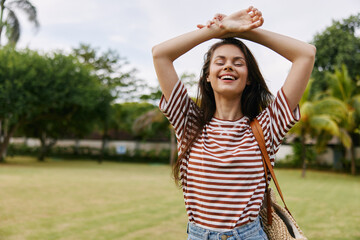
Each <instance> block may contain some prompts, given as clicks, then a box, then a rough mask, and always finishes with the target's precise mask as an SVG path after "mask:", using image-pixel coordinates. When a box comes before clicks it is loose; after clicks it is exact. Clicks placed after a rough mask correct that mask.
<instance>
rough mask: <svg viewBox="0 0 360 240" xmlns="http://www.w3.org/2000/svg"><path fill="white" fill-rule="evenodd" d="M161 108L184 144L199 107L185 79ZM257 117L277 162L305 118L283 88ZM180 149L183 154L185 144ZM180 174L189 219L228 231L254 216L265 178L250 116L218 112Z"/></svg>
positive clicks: (259, 201)
mask: <svg viewBox="0 0 360 240" xmlns="http://www.w3.org/2000/svg"><path fill="white" fill-rule="evenodd" d="M159 107H160V109H161V111H162V112H163V113H164V115H165V116H166V117H167V118H168V119H169V121H170V123H171V124H172V125H173V126H174V128H175V132H176V137H177V140H178V146H181V144H182V143H181V140H182V139H183V138H182V135H183V134H184V133H185V132H186V131H185V129H186V127H187V126H188V125H191V124H192V123H193V122H194V116H196V115H197V114H198V113H199V108H198V107H197V106H196V104H195V103H194V101H192V99H191V98H190V97H189V96H188V94H187V90H186V88H185V86H184V85H183V83H182V82H181V81H178V82H177V83H176V85H175V87H174V89H173V91H172V93H171V96H170V98H169V100H168V102H167V101H166V100H165V98H164V96H163V97H162V99H161V101H160V104H159ZM256 118H257V119H258V120H259V122H260V125H261V127H262V129H263V132H264V137H265V142H266V148H267V151H268V153H269V156H270V160H271V162H272V164H274V160H275V153H276V152H277V151H278V149H279V146H280V144H281V142H282V140H283V138H284V136H285V134H286V133H287V132H288V130H289V129H290V128H291V127H292V126H293V125H294V124H295V123H296V121H298V120H299V118H300V111H299V108H297V109H296V110H295V111H294V112H292V111H291V109H290V108H289V105H288V103H287V100H286V97H285V95H284V93H283V91H282V89H281V90H280V91H279V92H278V94H277V96H276V98H275V99H274V101H273V102H272V103H271V104H270V105H269V106H268V107H267V108H266V109H265V110H264V111H262V112H261V113H260V114H259V115H258V116H257V117H256ZM178 149H179V154H180V152H181V147H178ZM180 174H181V176H182V188H183V195H184V200H185V206H186V211H187V214H188V218H189V221H190V222H192V223H194V224H196V225H198V226H200V227H203V228H207V229H211V230H215V231H221V232H223V231H229V230H231V229H233V228H235V227H238V226H241V225H243V224H246V223H248V222H251V221H253V220H255V219H256V218H257V216H258V214H259V210H260V206H261V203H262V200H263V196H264V192H265V177H264V168H263V163H262V159H261V152H260V149H259V146H258V143H257V141H256V140H255V137H254V135H253V133H252V131H251V127H250V120H249V118H248V117H246V116H244V117H242V118H240V119H238V120H234V121H230V120H221V119H218V118H215V117H213V118H212V119H211V121H210V122H209V123H208V124H206V125H205V126H204V129H203V130H202V133H201V135H200V136H199V137H198V138H197V140H196V141H195V143H194V145H193V146H192V148H191V151H190V153H189V154H187V155H186V157H185V158H184V159H183V160H182V163H181V167H180Z"/></svg>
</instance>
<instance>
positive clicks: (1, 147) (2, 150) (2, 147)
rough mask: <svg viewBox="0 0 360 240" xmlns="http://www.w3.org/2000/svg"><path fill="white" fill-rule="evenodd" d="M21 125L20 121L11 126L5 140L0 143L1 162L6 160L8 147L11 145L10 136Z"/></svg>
mask: <svg viewBox="0 0 360 240" xmlns="http://www.w3.org/2000/svg"><path fill="white" fill-rule="evenodd" d="M19 126H20V123H16V124H14V125H13V126H11V127H10V129H9V131H7V133H6V134H5V133H4V137H3V141H2V142H1V144H0V162H5V157H6V152H7V148H8V146H9V142H10V138H11V137H12V135H13V134H14V132H15V131H16V129H17V128H18V127H19Z"/></svg>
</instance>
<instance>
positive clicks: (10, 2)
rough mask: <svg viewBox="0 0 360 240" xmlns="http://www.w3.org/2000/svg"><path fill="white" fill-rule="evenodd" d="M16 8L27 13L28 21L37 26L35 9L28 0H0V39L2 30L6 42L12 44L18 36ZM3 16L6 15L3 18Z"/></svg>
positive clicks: (18, 25)
mask: <svg viewBox="0 0 360 240" xmlns="http://www.w3.org/2000/svg"><path fill="white" fill-rule="evenodd" d="M17 10H21V12H22V13H25V14H26V15H27V18H28V21H29V22H30V23H31V24H33V25H34V27H35V28H36V29H38V28H39V22H38V20H37V10H36V8H35V7H34V5H32V3H31V2H30V1H28V0H1V2H0V41H1V36H2V33H3V30H4V29H5V35H6V37H7V39H8V44H10V45H12V46H14V45H15V44H16V43H17V41H18V40H19V38H20V34H21V31H20V22H19V19H18V17H17V14H16V12H17ZM4 17H6V18H5V19H4Z"/></svg>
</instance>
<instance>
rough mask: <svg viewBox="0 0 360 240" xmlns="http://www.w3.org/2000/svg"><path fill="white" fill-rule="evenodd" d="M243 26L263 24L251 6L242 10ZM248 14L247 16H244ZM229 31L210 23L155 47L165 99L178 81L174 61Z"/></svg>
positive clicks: (154, 59) (158, 74) (159, 78)
mask: <svg viewBox="0 0 360 240" xmlns="http://www.w3.org/2000/svg"><path fill="white" fill-rule="evenodd" d="M241 15H243V17H242V22H241V23H238V24H240V25H241V26H242V29H241V30H239V32H240V31H248V30H250V29H254V28H256V27H259V26H261V24H262V22H260V21H259V17H258V16H257V15H256V14H253V13H252V12H251V10H250V8H248V9H246V10H242V13H241ZM244 15H246V16H244ZM225 33H227V31H226V30H225V29H223V28H221V27H219V25H217V24H208V26H206V27H202V28H201V29H198V30H195V31H192V32H189V33H186V34H183V35H181V36H178V37H175V38H173V39H170V40H168V41H165V42H163V43H160V44H158V45H156V46H154V47H153V49H152V54H153V61H154V66H155V71H156V75H157V78H158V80H159V83H160V88H161V90H162V92H163V94H164V96H165V99H166V100H168V99H169V98H170V95H171V92H172V90H173V88H174V86H175V84H176V82H177V81H178V76H177V73H176V71H175V68H174V65H173V62H174V61H175V59H177V58H178V57H180V56H181V55H183V54H184V53H186V52H188V51H189V50H191V49H192V48H194V47H195V46H197V45H199V44H200V43H203V42H205V41H207V40H210V39H212V38H221V37H223V35H224V34H225Z"/></svg>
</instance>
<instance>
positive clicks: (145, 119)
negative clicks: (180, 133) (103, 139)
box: [114, 102, 169, 141]
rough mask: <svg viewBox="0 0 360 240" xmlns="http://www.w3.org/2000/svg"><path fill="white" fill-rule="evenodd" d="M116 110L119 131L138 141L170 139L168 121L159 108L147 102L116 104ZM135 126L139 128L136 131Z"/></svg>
mask: <svg viewBox="0 0 360 240" xmlns="http://www.w3.org/2000/svg"><path fill="white" fill-rule="evenodd" d="M114 109H115V118H116V119H117V130H120V131H123V132H126V133H128V134H129V135H132V136H133V137H134V138H135V139H138V140H149V139H150V140H157V141H159V140H160V141H161V140H164V139H168V138H169V131H168V127H169V126H168V124H169V123H168V120H167V119H166V118H165V117H164V115H163V114H162V113H161V112H160V110H159V109H158V107H157V106H154V105H152V104H150V103H146V102H140V103H139V102H126V103H121V104H114ZM141 117H142V119H140V120H139V118H141ZM155 119H156V121H155ZM134 124H135V125H136V126H139V128H137V129H134Z"/></svg>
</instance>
